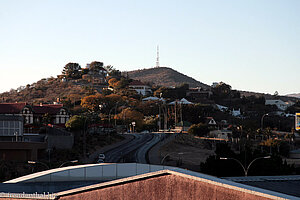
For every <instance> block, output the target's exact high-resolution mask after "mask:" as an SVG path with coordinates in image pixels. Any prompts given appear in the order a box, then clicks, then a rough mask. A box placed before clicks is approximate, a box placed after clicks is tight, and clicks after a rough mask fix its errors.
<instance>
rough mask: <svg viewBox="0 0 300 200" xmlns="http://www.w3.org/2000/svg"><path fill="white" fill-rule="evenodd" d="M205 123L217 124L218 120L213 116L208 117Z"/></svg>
mask: <svg viewBox="0 0 300 200" xmlns="http://www.w3.org/2000/svg"><path fill="white" fill-rule="evenodd" d="M205 124H207V125H209V126H217V122H216V121H215V120H214V118H212V117H206V121H205Z"/></svg>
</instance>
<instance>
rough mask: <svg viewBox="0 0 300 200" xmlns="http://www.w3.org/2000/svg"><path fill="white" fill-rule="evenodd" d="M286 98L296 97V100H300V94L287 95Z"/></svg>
mask: <svg viewBox="0 0 300 200" xmlns="http://www.w3.org/2000/svg"><path fill="white" fill-rule="evenodd" d="M286 96H288V97H295V98H300V93H298V94H295V93H294V94H288V95H286Z"/></svg>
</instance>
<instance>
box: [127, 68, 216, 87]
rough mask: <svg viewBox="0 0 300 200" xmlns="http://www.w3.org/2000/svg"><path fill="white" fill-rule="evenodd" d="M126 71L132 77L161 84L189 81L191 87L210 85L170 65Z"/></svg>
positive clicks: (167, 84)
mask: <svg viewBox="0 0 300 200" xmlns="http://www.w3.org/2000/svg"><path fill="white" fill-rule="evenodd" d="M126 73H128V76H129V78H131V79H135V80H141V81H143V82H149V83H153V84H155V85H159V86H165V87H171V86H178V85H181V84H183V83H187V84H189V85H190V87H202V88H205V89H206V88H209V87H210V86H208V85H206V84H204V83H201V82H199V81H197V80H195V79H193V78H191V77H189V76H187V75H184V74H182V73H180V72H178V71H176V70H174V69H172V68H169V67H155V68H149V69H142V70H134V71H128V72H126Z"/></svg>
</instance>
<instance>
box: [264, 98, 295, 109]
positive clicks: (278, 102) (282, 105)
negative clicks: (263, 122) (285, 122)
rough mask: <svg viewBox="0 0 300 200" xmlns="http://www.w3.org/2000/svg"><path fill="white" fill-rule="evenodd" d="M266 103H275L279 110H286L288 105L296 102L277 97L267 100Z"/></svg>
mask: <svg viewBox="0 0 300 200" xmlns="http://www.w3.org/2000/svg"><path fill="white" fill-rule="evenodd" d="M265 105H275V106H277V108H278V109H279V110H286V109H287V108H288V107H290V106H292V105H294V103H293V102H291V101H288V102H284V101H282V100H280V99H275V100H273V99H270V100H266V102H265Z"/></svg>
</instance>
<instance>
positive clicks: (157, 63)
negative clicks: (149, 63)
mask: <svg viewBox="0 0 300 200" xmlns="http://www.w3.org/2000/svg"><path fill="white" fill-rule="evenodd" d="M156 67H159V46H158V45H157V57H156Z"/></svg>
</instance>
